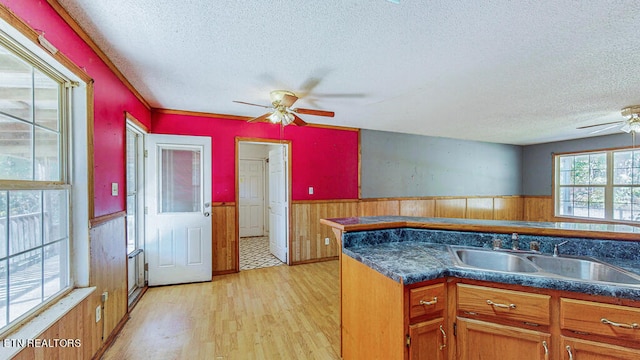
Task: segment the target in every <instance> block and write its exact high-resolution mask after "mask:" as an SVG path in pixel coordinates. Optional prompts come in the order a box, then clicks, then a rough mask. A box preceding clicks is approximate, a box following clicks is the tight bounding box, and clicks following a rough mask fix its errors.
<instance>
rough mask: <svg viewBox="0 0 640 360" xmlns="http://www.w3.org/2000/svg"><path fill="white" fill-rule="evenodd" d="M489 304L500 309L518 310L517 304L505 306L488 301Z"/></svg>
mask: <svg viewBox="0 0 640 360" xmlns="http://www.w3.org/2000/svg"><path fill="white" fill-rule="evenodd" d="M487 304H488V305H491V306H495V307H499V308H503V309H515V308H516V304H509V305H505V304H498V303H494V302H493V301H491V300H487Z"/></svg>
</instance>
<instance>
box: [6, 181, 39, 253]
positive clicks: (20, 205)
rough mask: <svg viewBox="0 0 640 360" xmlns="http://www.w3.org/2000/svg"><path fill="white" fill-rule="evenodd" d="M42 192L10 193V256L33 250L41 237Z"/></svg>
mask: <svg viewBox="0 0 640 360" xmlns="http://www.w3.org/2000/svg"><path fill="white" fill-rule="evenodd" d="M40 206H41V202H40V191H11V192H9V254H15V253H19V252H22V251H25V250H29V249H32V248H34V247H36V246H39V245H40V244H41V243H42V237H41V236H40V229H41V228H40V212H41V210H40Z"/></svg>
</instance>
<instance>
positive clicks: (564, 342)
mask: <svg viewBox="0 0 640 360" xmlns="http://www.w3.org/2000/svg"><path fill="white" fill-rule="evenodd" d="M560 348H561V353H562V356H561V357H560V359H562V360H639V359H640V350H638V349H630V348H625V347H622V346H617V345H611V344H605V343H599V342H595V341H588V340H582V339H573V338H569V337H564V336H562V337H561V341H560Z"/></svg>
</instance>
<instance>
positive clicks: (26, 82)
mask: <svg viewBox="0 0 640 360" xmlns="http://www.w3.org/2000/svg"><path fill="white" fill-rule="evenodd" d="M32 69H33V67H32V66H31V65H29V64H27V63H26V62H24V61H22V60H21V59H20V58H18V57H17V56H16V55H14V54H13V53H11V52H9V51H8V50H7V49H6V48H4V47H3V46H0V113H4V114H8V115H11V116H15V117H17V118H20V119H23V120H26V121H29V122H31V121H32V119H31V117H32V115H33V108H32V104H33V100H32V84H33V74H32Z"/></svg>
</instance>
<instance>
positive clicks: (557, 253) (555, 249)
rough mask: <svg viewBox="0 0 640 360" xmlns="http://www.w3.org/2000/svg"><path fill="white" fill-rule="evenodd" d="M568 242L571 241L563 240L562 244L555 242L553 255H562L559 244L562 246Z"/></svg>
mask: <svg viewBox="0 0 640 360" xmlns="http://www.w3.org/2000/svg"><path fill="white" fill-rule="evenodd" d="M568 242H569V241H568V240H567V241H563V242H561V243H560V244H555V245H554V246H553V256H555V257H557V256H558V255H560V254H559V252H558V246H562V245H564V244H566V243H568Z"/></svg>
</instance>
